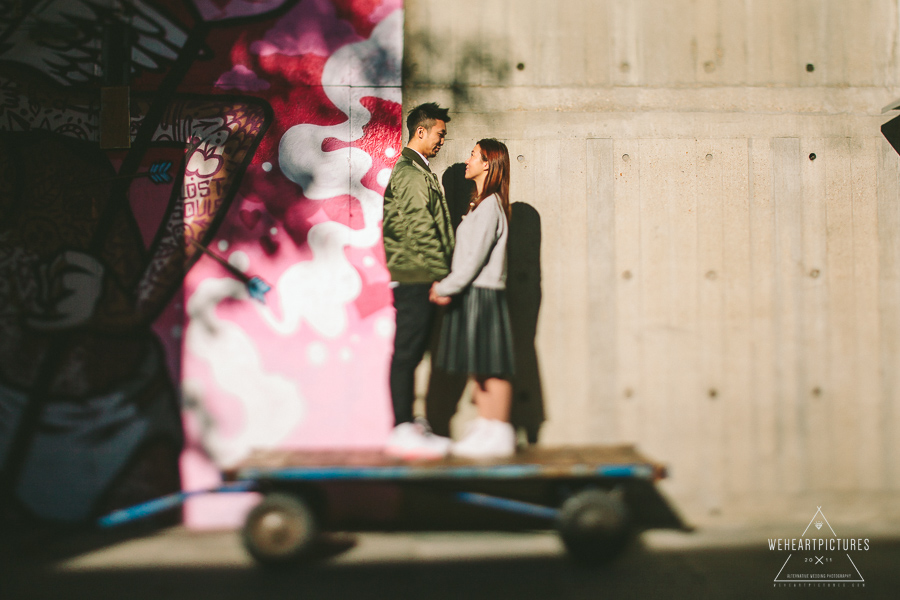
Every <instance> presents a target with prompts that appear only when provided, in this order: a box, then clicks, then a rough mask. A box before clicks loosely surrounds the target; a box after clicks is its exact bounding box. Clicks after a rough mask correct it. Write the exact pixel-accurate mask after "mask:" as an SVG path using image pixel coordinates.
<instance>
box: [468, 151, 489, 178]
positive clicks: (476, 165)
mask: <svg viewBox="0 0 900 600" xmlns="http://www.w3.org/2000/svg"><path fill="white" fill-rule="evenodd" d="M487 172H488V163H487V162H486V161H485V160H484V159H482V158H481V146H479V145H478V144H475V147H474V148H472V153H471V154H470V155H469V158H468V160H466V179H473V180H477V179H478V178H479V177H487Z"/></svg>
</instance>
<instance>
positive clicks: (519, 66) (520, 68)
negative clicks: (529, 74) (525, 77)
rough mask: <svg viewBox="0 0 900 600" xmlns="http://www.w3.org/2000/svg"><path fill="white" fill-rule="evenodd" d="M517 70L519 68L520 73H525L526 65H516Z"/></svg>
mask: <svg viewBox="0 0 900 600" xmlns="http://www.w3.org/2000/svg"><path fill="white" fill-rule="evenodd" d="M516 68H517V69H518V70H520V71H524V70H525V63H519V64H517V65H516Z"/></svg>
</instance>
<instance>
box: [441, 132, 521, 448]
mask: <svg viewBox="0 0 900 600" xmlns="http://www.w3.org/2000/svg"><path fill="white" fill-rule="evenodd" d="M465 176H466V179H468V180H471V181H473V182H474V183H475V194H474V196H473V200H472V202H471V203H470V204H469V212H468V213H467V214H466V215H465V216H464V217H463V221H462V223H460V225H459V228H458V229H457V231H456V248H455V249H454V251H453V259H452V261H451V265H450V274H449V275H447V277H445V278H444V279H442V280H441V281H437V282H435V283H434V285H432V287H431V295H430V296H431V301H432V302H435V303H436V304H441V305H449V306H448V310H447V313H446V315H445V316H444V322H443V326H442V329H441V341H440V345H439V347H438V352H437V359H436V361H437V364H438V366H440V367H441V368H443V369H445V370H447V371H451V372H463V373H468V374H469V376H470V377H472V378H474V380H475V383H476V385H475V388H474V401H475V405H476V407H477V409H478V418H477V419H475V421H474V422H473V423H471V424H470V426H469V428H468V431H467V432H466V434H465V436H464V437H463V439H461V440H460V441H458V442H456V443H454V444H453V445H452V446H451V449H450V452H451V454H454V455H456V456H466V457H471V458H487V457H501V456H510V455H512V454H514V453H515V450H516V435H515V431H514V430H513V427H512V425H510V423H509V412H510V404H511V401H512V384H511V383H510V380H509V379H510V377H511V376H512V375H513V370H514V369H513V350H512V348H513V345H512V333H511V330H510V325H509V313H508V310H507V306H506V296H505V289H506V240H507V237H508V234H509V214H510V208H509V151H508V150H507V148H506V146H505V145H504V144H503V143H502V142H499V141H497V140H494V139H484V140H481V141H479V142H478V143H477V144H475V148H474V149H473V150H472V153H471V155H470V156H469V158H468V160H466V175H465Z"/></svg>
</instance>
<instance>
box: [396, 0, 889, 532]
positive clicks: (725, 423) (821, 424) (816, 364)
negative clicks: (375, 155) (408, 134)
mask: <svg viewBox="0 0 900 600" xmlns="http://www.w3.org/2000/svg"><path fill="white" fill-rule="evenodd" d="M405 9H406V23H405V50H404V69H405V71H404V74H405V77H404V98H403V104H404V111H408V110H409V108H411V107H412V106H415V105H417V104H418V103H420V102H423V101H430V100H435V101H438V102H440V103H442V104H443V105H445V106H449V107H450V108H451V110H452V112H451V115H452V121H451V123H450V126H449V130H450V133H449V138H450V139H449V140H448V142H447V144H446V145H445V147H444V150H443V151H442V154H441V155H440V157H439V158H438V166H437V170H438V172H441V171H442V170H443V169H444V168H446V167H447V166H449V165H450V164H452V163H455V162H459V161H462V160H464V158H465V157H466V156H467V155H468V153H469V151H470V149H471V147H472V145H473V144H474V142H475V141H476V140H477V139H479V138H481V137H497V138H500V139H502V140H504V141H506V142H507V144H508V145H509V147H510V151H511V153H512V162H513V175H512V179H513V181H512V199H513V201H517V202H524V203H528V204H530V205H532V206H533V207H534V208H535V209H536V210H537V211H538V213H539V214H540V217H541V231H542V243H541V263H542V264H541V269H542V273H543V276H542V287H543V304H542V307H541V315H540V321H539V329H538V338H537V344H538V352H539V360H540V365H541V369H540V373H541V377H542V381H543V389H544V397H545V403H546V410H547V418H548V420H547V422H546V423H545V425H544V427H543V430H542V435H541V440H542V443H547V444H557V443H566V442H577V443H608V442H630V443H636V444H637V445H638V446H639V447H640V449H642V450H643V451H645V452H646V453H647V454H648V455H650V456H651V457H653V458H656V459H659V460H662V461H664V462H666V463H667V464H669V466H670V468H671V471H672V476H671V479H670V480H669V481H668V482H667V483H666V489H667V490H668V491H669V493H670V494H671V495H672V496H673V498H674V499H675V500H676V501H677V502H678V503H679V505H680V506H681V507H682V509H683V510H684V511H685V512H686V513H687V514H688V515H689V516H692V517H694V518H705V517H711V518H716V515H726V516H728V515H737V514H752V513H754V512H758V511H766V512H768V516H770V517H771V511H772V510H793V509H795V508H796V510H798V511H802V512H810V514H812V512H815V508H814V506H815V505H816V504H813V503H817V504H822V503H823V502H825V501H826V500H831V501H834V502H838V501H839V502H840V504H841V506H842V507H844V508H845V509H846V510H847V511H851V512H852V511H857V513H858V514H862V513H861V512H859V511H868V512H870V513H871V512H873V511H874V512H876V513H878V514H883V513H884V511H890V510H891V509H890V505H891V504H892V503H891V501H890V494H891V493H892V492H894V493H896V492H897V491H898V489H900V442H898V436H897V433H898V432H900V369H898V366H900V231H898V224H900V212H898V201H900V182H898V171H900V169H898V166H900V164H898V156H897V154H896V153H895V152H894V151H893V149H892V148H891V147H890V146H889V145H888V144H887V143H886V141H885V140H884V139H883V137H882V135H881V133H880V130H879V127H880V125H881V124H882V123H884V122H885V121H887V120H888V118H889V117H890V116H891V115H883V114H882V113H881V108H882V107H883V106H885V105H887V104H888V103H890V102H891V101H893V100H894V99H895V98H897V97H900V88H898V83H900V62H898V50H900V47H898V43H900V40H898V2H897V1H896V0H865V1H853V2H850V1H839V0H832V1H827V0H808V1H796V0H791V1H785V0H695V1H686V0H681V1H663V0H643V1H631V0H627V1H626V0H606V1H599V0H596V1H594V0H564V1H560V2H543V1H542V2H538V1H536V0H479V1H477V2H476V1H474V0H458V1H455V2H445V1H439V0H408V1H407V2H406V7H405ZM404 139H405V136H404ZM813 156H814V158H813ZM885 498H887V499H885Z"/></svg>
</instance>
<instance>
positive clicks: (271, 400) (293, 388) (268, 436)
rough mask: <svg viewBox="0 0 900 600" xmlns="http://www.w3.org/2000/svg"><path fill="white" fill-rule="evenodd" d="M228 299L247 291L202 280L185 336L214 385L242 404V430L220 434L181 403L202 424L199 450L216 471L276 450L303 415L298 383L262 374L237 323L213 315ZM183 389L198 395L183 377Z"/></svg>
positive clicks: (227, 282)
mask: <svg viewBox="0 0 900 600" xmlns="http://www.w3.org/2000/svg"><path fill="white" fill-rule="evenodd" d="M228 298H235V299H240V300H246V299H248V294H247V289H246V288H245V287H244V285H243V284H242V283H240V282H239V281H236V280H234V279H231V278H227V279H213V278H209V279H205V280H203V281H202V282H201V283H200V285H199V286H198V287H197V289H196V290H195V291H194V293H193V294H192V295H191V298H190V300H188V304H187V313H188V317H189V325H188V328H187V332H186V333H185V345H186V347H187V350H188V352H190V354H191V355H193V356H196V357H202V358H203V360H205V361H206V362H207V364H208V365H209V367H210V369H211V370H212V376H213V378H214V379H215V381H216V383H217V384H218V385H219V387H220V388H221V389H223V390H227V391H228V392H229V393H231V394H232V395H234V397H235V398H237V400H238V401H239V402H240V404H241V413H242V415H243V417H244V418H243V420H242V423H241V429H240V430H239V431H238V432H237V433H235V434H234V435H229V436H225V435H223V434H222V431H221V428H220V427H218V426H216V423H215V422H214V418H213V417H212V416H211V415H210V414H209V413H208V411H207V410H206V408H205V407H204V405H203V404H202V402H199V401H197V402H185V408H186V410H187V411H188V412H194V413H195V416H196V417H197V418H198V420H199V421H200V423H201V436H202V440H201V442H202V444H203V447H204V449H205V450H206V451H207V452H208V453H209V455H210V456H211V457H212V459H213V460H214V461H215V463H216V464H217V465H218V466H219V467H228V466H231V465H233V464H235V463H236V462H238V461H239V460H241V459H243V458H245V457H246V456H247V455H248V454H249V453H250V451H251V450H254V449H265V448H273V447H276V446H278V444H279V443H280V442H281V441H283V440H284V439H285V438H286V437H287V436H288V435H290V433H291V432H292V431H293V430H294V428H295V427H296V426H297V425H298V424H299V423H300V421H301V420H302V419H303V416H304V414H305V412H306V403H305V402H304V400H303V398H302V396H301V394H300V391H299V390H298V389H297V385H296V384H295V383H294V382H293V381H291V380H290V379H288V378H287V377H284V376H282V375H279V374H276V373H269V372H266V371H265V370H264V369H263V365H262V359H261V357H260V355H259V352H258V350H257V348H256V344H255V343H254V341H253V339H252V338H251V337H250V336H248V335H247V334H246V333H245V332H244V330H243V329H241V327H239V326H238V325H236V324H234V323H231V322H229V321H225V320H222V319H219V318H218V317H217V316H216V314H215V310H216V306H218V304H219V303H220V302H222V301H223V300H225V299H228ZM235 357H240V360H235ZM184 386H185V392H186V398H187V399H189V398H191V397H194V398H198V399H199V398H202V397H203V395H202V393H199V391H200V389H201V384H200V382H199V381H196V380H189V379H185V381H184ZM192 390H193V393H191V392H192Z"/></svg>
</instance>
